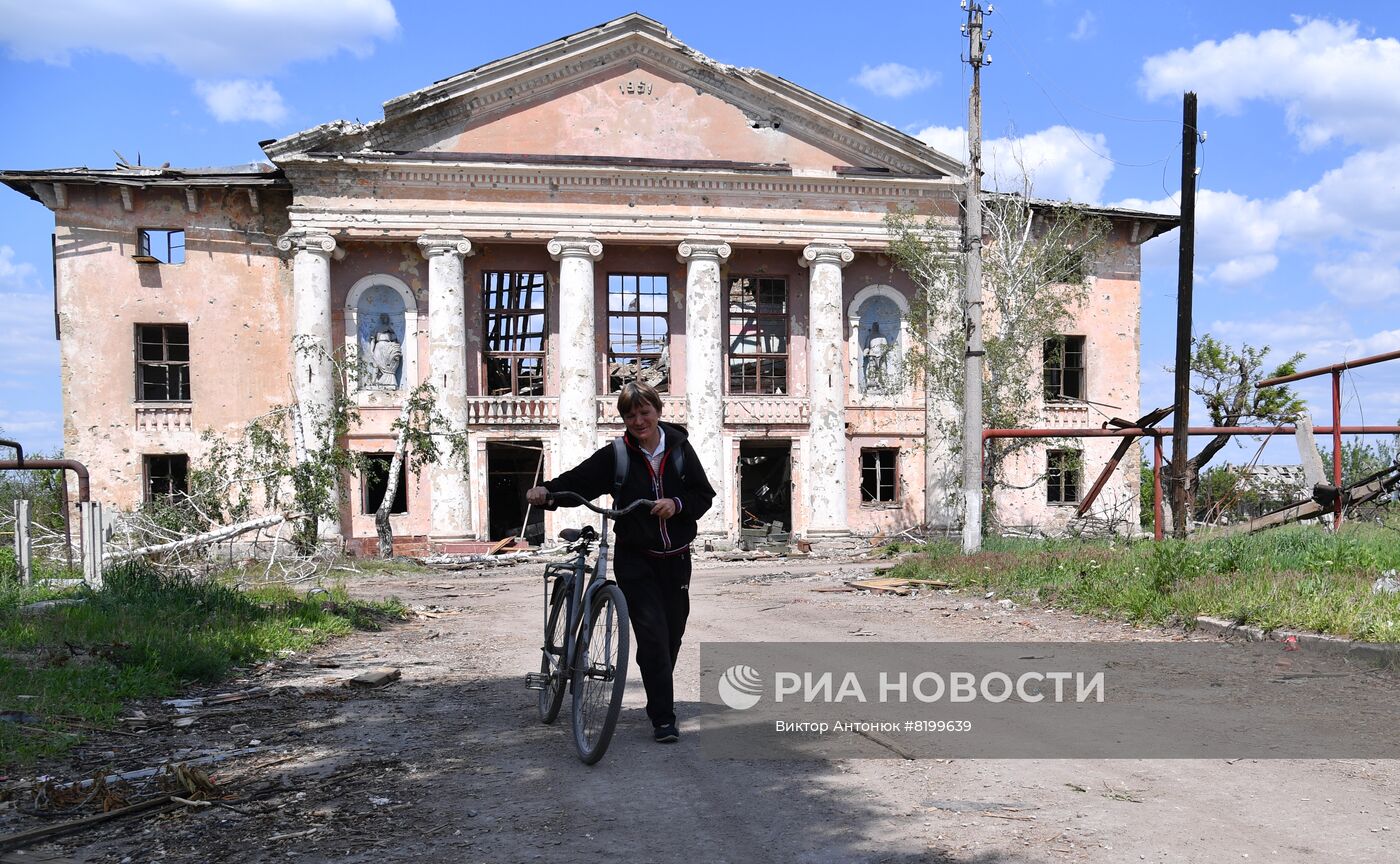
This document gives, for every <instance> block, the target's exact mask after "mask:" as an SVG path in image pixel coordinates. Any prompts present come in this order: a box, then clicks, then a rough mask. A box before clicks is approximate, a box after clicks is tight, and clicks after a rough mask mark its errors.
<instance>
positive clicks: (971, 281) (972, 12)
mask: <svg viewBox="0 0 1400 864" xmlns="http://www.w3.org/2000/svg"><path fill="white" fill-rule="evenodd" d="M962 8H964V9H966V10H967V23H966V24H965V25H963V33H964V34H965V35H966V36H967V57H965V58H964V59H965V60H966V62H967V64H968V65H969V66H971V67H972V92H971V93H970V94H968V100H967V154H968V163H967V226H966V227H967V232H966V235H965V239H964V252H965V253H966V255H967V285H966V287H965V288H964V291H963V327H964V329H965V330H966V332H967V353H966V354H965V355H964V358H963V437H962V457H963V478H962V479H963V531H962V547H963V553H964V554H967V555H970V554H972V553H973V552H976V551H978V550H980V549H981V548H982V358H983V356H984V355H985V354H986V352H985V351H984V350H983V349H982V67H983V66H984V65H986V64H988V63H991V62H992V58H991V55H988V54H985V53H984V52H983V46H984V43H985V42H986V40H987V39H990V38H991V36H992V34H991V31H990V30H989V31H987V32H986V34H985V35H984V34H983V32H982V15H983V11H982V4H981V3H980V2H979V0H963V3H962ZM985 14H987V15H990V14H992V7H991V4H988V5H987V10H986V13H985Z"/></svg>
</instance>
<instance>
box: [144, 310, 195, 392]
mask: <svg viewBox="0 0 1400 864" xmlns="http://www.w3.org/2000/svg"><path fill="white" fill-rule="evenodd" d="M136 401H138V402H188V401H190V328H189V326H188V325H185V324H137V325H136Z"/></svg>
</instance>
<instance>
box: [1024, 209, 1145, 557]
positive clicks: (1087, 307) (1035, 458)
mask: <svg viewBox="0 0 1400 864" xmlns="http://www.w3.org/2000/svg"><path fill="white" fill-rule="evenodd" d="M1140 256H1141V247H1139V246H1137V245H1134V244H1132V243H1130V242H1128V238H1127V235H1126V228H1125V226H1120V227H1119V228H1118V229H1117V230H1115V231H1114V232H1113V234H1112V235H1111V237H1110V240H1109V244H1108V248H1107V249H1106V250H1105V253H1104V256H1103V259H1102V260H1101V261H1099V262H1098V263H1097V266H1096V268H1095V276H1094V278H1093V280H1092V281H1091V283H1090V286H1089V293H1088V297H1087V298H1086V301H1085V302H1084V303H1083V304H1081V305H1080V306H1079V308H1077V309H1075V310H1074V313H1073V317H1074V323H1073V324H1072V325H1071V327H1070V328H1069V329H1068V333H1069V334H1073V335H1083V336H1085V337H1086V338H1085V353H1086V357H1085V364H1086V386H1087V390H1088V394H1087V399H1088V400H1090V401H1091V402H1097V403H1101V404H1099V405H1097V406H1075V407H1069V408H1060V407H1054V406H1049V407H1045V408H1044V409H1043V413H1042V416H1043V417H1044V425H1045V426H1050V427H1057V428H1060V427H1077V428H1086V427H1087V428H1097V427H1099V426H1101V425H1102V424H1103V422H1104V421H1105V420H1106V419H1107V418H1108V417H1110V416H1112V417H1122V418H1126V419H1129V420H1132V419H1136V418H1137V417H1139V416H1141V415H1142V413H1143V411H1142V405H1141V400H1140V395H1139V394H1140V392H1141V371H1140V368H1141V363H1140V349H1139V340H1140V338H1141V324H1142V321H1141V309H1142V305H1141V304H1142V298H1141V284H1140V282H1139V280H1138V272H1139V269H1140V262H1141V258H1140ZM1152 407H1154V408H1155V407H1159V406H1155V405H1154V406H1152ZM1117 445H1118V442H1117V441H1116V440H1109V439H1088V438H1086V439H1074V440H1070V439H1065V440H1063V441H1058V442H1052V443H1050V444H1044V445H1042V444H1037V445H1036V446H1034V447H1032V448H1030V449H1029V450H1028V451H1027V452H1026V453H1025V454H1024V456H1023V457H1022V458H1020V459H1018V460H1016V461H1015V462H1014V463H1013V464H1011V465H1009V466H1008V474H1007V476H1008V479H1009V480H1010V482H1011V484H1013V485H1027V484H1030V486H1029V488H1026V489H1005V490H1003V491H1002V492H1000V493H998V495H997V496H996V501H997V506H998V508H1000V513H1001V519H1002V521H1003V523H1004V524H1006V525H1011V526H1021V527H1027V526H1038V527H1039V528H1041V529H1042V530H1052V531H1053V530H1058V529H1060V528H1063V526H1064V525H1065V524H1066V523H1067V522H1068V521H1069V520H1070V518H1071V517H1072V516H1073V514H1074V510H1075V507H1074V506H1073V505H1061V504H1048V503H1047V502H1046V500H1045V484H1044V482H1043V481H1042V482H1036V478H1038V477H1040V476H1041V475H1043V473H1044V471H1045V458H1046V457H1045V451H1046V450H1047V449H1049V448H1051V447H1056V448H1068V449H1078V450H1081V451H1082V452H1083V465H1084V467H1083V472H1082V477H1081V482H1080V490H1081V494H1083V493H1085V492H1087V491H1088V488H1089V486H1090V484H1092V483H1093V481H1094V479H1095V478H1096V477H1097V476H1098V475H1099V473H1100V472H1101V471H1102V470H1103V467H1104V466H1105V465H1106V464H1107V463H1108V459H1109V457H1110V456H1112V454H1113V451H1114V449H1115V448H1116V447H1117ZM1139 461H1140V459H1139V451H1138V449H1137V448H1133V449H1132V450H1130V451H1129V452H1128V455H1127V457H1126V458H1124V460H1123V462H1122V463H1121V464H1120V465H1119V467H1118V469H1117V470H1116V471H1115V472H1114V474H1113V476H1112V478H1111V479H1110V481H1109V483H1108V484H1107V485H1106V486H1105V488H1104V491H1103V492H1102V493H1101V494H1100V497H1099V499H1098V500H1097V501H1096V502H1095V505H1094V510H1093V511H1092V512H1094V513H1098V514H1100V515H1104V516H1111V517H1112V518H1114V519H1121V520H1122V521H1124V522H1126V523H1127V525H1128V526H1129V527H1130V528H1131V529H1134V530H1135V529H1136V528H1137V525H1138V522H1137V518H1138V498H1137V495H1138V487H1139V475H1138V468H1139Z"/></svg>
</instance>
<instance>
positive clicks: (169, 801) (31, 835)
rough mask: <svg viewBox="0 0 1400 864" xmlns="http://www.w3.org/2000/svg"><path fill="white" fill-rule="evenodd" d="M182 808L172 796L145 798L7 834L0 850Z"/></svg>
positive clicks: (1, 841)
mask: <svg viewBox="0 0 1400 864" xmlns="http://www.w3.org/2000/svg"><path fill="white" fill-rule="evenodd" d="M184 806H185V805H184V804H177V803H175V802H174V796H171V795H157V796H156V797H154V798H147V799H146V800H145V801H138V802H137V803H135V804H130V805H128V806H126V807H122V808H121V809H119V810H113V811H111V812H109V813H99V814H97V815H96V816H86V817H84V818H82V819H74V820H72V821H71V822H60V823H59V824H57V825H49V826H46V827H44V828H35V829H34V830H32V831H21V832H20V833H18V834H8V835H6V836H4V837H0V849H21V848H23V847H25V846H30V845H32V844H34V843H37V842H39V841H40V840H47V839H49V838H50V837H56V836H58V835H60V834H68V833H70V832H72V831H78V830H80V829H82V828H87V827H88V826H90V825H97V824H99V823H102V822H108V821H110V820H112V819H117V818H120V817H122V816H133V815H135V814H137V813H145V812H148V811H151V810H155V811H156V812H158V813H164V812H167V811H170V810H178V809H180V808H181V807H184Z"/></svg>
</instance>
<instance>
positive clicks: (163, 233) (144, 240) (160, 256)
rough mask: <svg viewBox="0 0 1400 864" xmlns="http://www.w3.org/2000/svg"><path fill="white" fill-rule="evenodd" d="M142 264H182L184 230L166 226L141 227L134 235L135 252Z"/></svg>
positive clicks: (183, 259) (136, 257) (183, 260)
mask: <svg viewBox="0 0 1400 864" xmlns="http://www.w3.org/2000/svg"><path fill="white" fill-rule="evenodd" d="M132 257H133V258H135V259H136V260H137V261H140V262H141V263H142V264H184V263H185V232H184V231H179V230H174V229H166V228H142V229H141V230H140V231H138V232H137V235H136V254H135V255H134V256H132Z"/></svg>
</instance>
